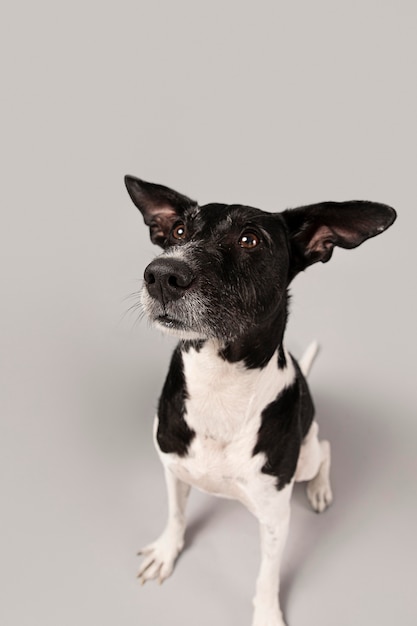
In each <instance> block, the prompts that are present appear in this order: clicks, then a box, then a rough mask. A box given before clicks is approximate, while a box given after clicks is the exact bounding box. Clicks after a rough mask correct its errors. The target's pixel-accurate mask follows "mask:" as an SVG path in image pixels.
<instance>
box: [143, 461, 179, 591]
mask: <svg viewBox="0 0 417 626" xmlns="http://www.w3.org/2000/svg"><path fill="white" fill-rule="evenodd" d="M165 481H166V485H167V491H168V522H167V525H166V527H165V530H164V532H163V533H162V535H161V536H160V537H159V539H157V540H156V541H154V542H153V543H151V544H149V545H148V546H146V547H145V548H143V549H142V550H141V551H140V552H139V554H140V555H143V556H144V560H143V563H142V564H141V567H140V569H139V573H138V578H139V580H140V581H141V583H142V584H144V583H145V582H146V581H147V580H151V579H152V578H157V579H158V582H159V583H162V582H163V581H164V580H165V578H168V576H170V575H171V574H172V571H173V569H174V564H175V560H176V558H177V556H178V554H179V553H180V552H181V550H182V548H183V546H184V532H185V506H186V503H187V498H188V494H189V492H190V486H189V485H187V484H186V483H184V482H182V481H181V480H179V479H178V478H177V477H176V476H174V474H173V473H172V472H171V470H170V469H169V468H168V467H165Z"/></svg>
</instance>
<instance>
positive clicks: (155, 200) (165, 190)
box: [125, 176, 197, 247]
mask: <svg viewBox="0 0 417 626" xmlns="http://www.w3.org/2000/svg"><path fill="white" fill-rule="evenodd" d="M125 184H126V187H127V191H128V192H129V196H130V197H131V199H132V201H133V203H134V204H135V205H136V206H137V207H138V209H139V211H140V212H141V213H142V215H143V219H144V221H145V224H146V225H147V226H149V230H150V236H151V241H152V243H155V244H157V245H158V246H162V247H164V245H165V243H166V240H167V238H168V235H169V233H170V231H171V228H172V226H173V224H174V222H175V221H176V220H177V219H178V218H179V217H182V216H183V215H184V211H185V210H186V209H188V208H193V207H196V206H197V203H196V202H194V200H191V199H190V198H187V196H183V195H182V194H181V193H178V191H174V190H173V189H170V188H169V187H164V186H163V185H156V184H155V183H147V182H145V181H144V180H140V179H139V178H135V177H134V176H125Z"/></svg>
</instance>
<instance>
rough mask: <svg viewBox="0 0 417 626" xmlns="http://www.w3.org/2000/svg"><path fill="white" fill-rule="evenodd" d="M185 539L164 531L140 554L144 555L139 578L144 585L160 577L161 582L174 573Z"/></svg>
mask: <svg viewBox="0 0 417 626" xmlns="http://www.w3.org/2000/svg"><path fill="white" fill-rule="evenodd" d="M183 545H184V542H183V540H182V539H181V540H178V539H177V538H176V537H173V536H172V535H170V534H169V533H164V534H162V535H161V537H159V539H157V540H156V541H154V542H153V543H151V544H149V545H148V546H146V547H145V548H143V549H142V550H141V551H140V552H139V555H141V556H144V560H143V562H142V564H141V566H140V569H139V573H138V578H139V580H140V582H141V583H142V585H144V584H145V583H146V581H148V580H152V579H154V578H157V579H158V582H159V584H161V583H163V581H164V580H165V579H166V578H168V576H170V575H171V574H172V571H173V569H174V564H175V559H176V558H177V556H178V554H179V553H180V552H181V550H182V548H183Z"/></svg>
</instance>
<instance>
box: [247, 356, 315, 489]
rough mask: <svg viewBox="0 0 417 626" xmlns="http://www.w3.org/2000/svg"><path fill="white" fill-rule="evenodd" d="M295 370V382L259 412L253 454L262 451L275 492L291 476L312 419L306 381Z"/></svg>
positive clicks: (311, 403)
mask: <svg viewBox="0 0 417 626" xmlns="http://www.w3.org/2000/svg"><path fill="white" fill-rule="evenodd" d="M293 362H294V366H295V368H296V379H295V381H294V383H293V384H292V385H291V386H290V387H287V388H286V389H284V390H283V391H281V393H280V394H279V396H278V397H277V399H276V400H274V402H271V404H269V405H268V406H267V407H266V408H265V409H264V411H263V412H262V423H261V427H260V429H259V432H258V441H257V443H256V445H255V448H254V450H253V455H254V456H255V455H256V454H259V453H260V452H263V453H265V454H266V457H267V461H266V463H265V465H264V466H263V468H262V471H263V472H264V473H265V474H270V475H272V476H276V477H277V489H278V490H280V489H283V488H284V487H285V485H287V484H288V483H289V482H290V481H291V479H292V478H293V476H294V473H295V470H296V468H297V461H298V456H299V454H300V447H301V444H302V441H303V439H304V437H305V436H306V434H307V433H308V430H309V428H310V426H311V423H312V421H313V418H314V405H313V401H312V399H311V396H310V392H309V390H308V387H307V383H306V380H305V378H304V376H303V374H302V372H301V370H300V368H299V366H298V363H297V362H296V361H295V360H294V359H293Z"/></svg>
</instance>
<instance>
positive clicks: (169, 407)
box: [156, 346, 195, 456]
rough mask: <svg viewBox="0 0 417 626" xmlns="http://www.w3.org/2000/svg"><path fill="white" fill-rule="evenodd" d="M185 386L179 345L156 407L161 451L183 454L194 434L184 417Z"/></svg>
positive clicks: (158, 439) (185, 452)
mask: <svg viewBox="0 0 417 626" xmlns="http://www.w3.org/2000/svg"><path fill="white" fill-rule="evenodd" d="M187 397H188V394H187V386H186V383H185V377H184V366H183V360H182V356H181V351H180V347H179V346H178V347H177V349H176V350H175V351H174V354H173V355H172V359H171V364H170V367H169V370H168V375H167V377H166V380H165V384H164V387H163V389H162V395H161V398H160V400H159V407H158V418H159V424H158V432H157V435H156V438H157V441H158V445H159V447H160V449H161V450H162V452H167V453H168V452H173V453H175V454H178V455H179V456H185V455H186V454H187V451H188V447H189V445H190V443H191V441H192V440H193V438H194V436H195V432H194V431H193V430H191V428H189V426H188V424H187V422H186V421H185V419H184V415H185V400H186V399H187Z"/></svg>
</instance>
